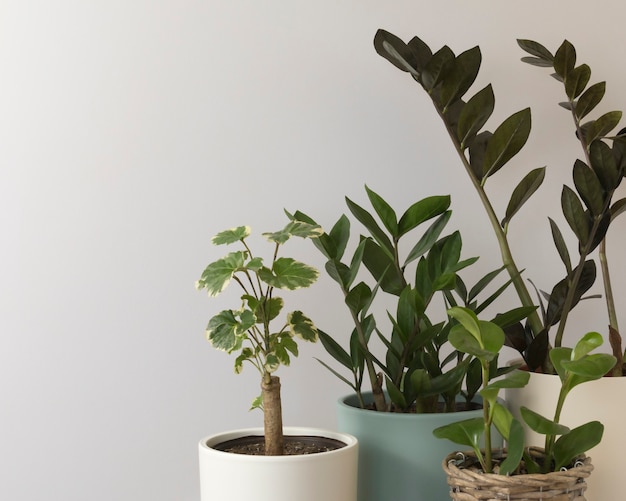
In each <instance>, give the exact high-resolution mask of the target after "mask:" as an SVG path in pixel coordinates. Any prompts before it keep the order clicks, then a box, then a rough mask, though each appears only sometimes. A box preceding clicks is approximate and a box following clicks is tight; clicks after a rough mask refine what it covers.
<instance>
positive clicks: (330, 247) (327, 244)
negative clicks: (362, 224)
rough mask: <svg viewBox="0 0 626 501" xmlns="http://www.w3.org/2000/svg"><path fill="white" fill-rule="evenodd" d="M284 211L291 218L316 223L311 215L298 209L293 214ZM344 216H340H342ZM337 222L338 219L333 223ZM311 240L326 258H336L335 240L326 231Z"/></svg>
mask: <svg viewBox="0 0 626 501" xmlns="http://www.w3.org/2000/svg"><path fill="white" fill-rule="evenodd" d="M285 212H286V213H287V217H289V218H290V219H292V220H293V219H297V220H298V221H306V222H307V223H310V224H317V223H316V222H315V221H314V220H313V219H312V218H311V217H309V216H307V215H306V214H304V213H303V212H301V211H299V210H297V211H296V212H295V213H294V214H289V213H288V212H287V211H285ZM344 217H345V216H342V218H344ZM340 219H341V218H340ZM338 223H339V221H337V223H335V225H337V224H338ZM311 242H312V243H313V245H314V246H315V247H316V248H317V249H318V250H319V251H320V252H321V253H322V254H323V255H324V256H325V257H326V258H327V259H335V258H337V255H338V251H337V248H336V245H335V242H334V241H333V239H332V238H331V237H330V235H328V234H327V233H322V234H321V235H320V236H319V237H318V238H313V239H312V240H311ZM340 258H341V256H339V259H340Z"/></svg>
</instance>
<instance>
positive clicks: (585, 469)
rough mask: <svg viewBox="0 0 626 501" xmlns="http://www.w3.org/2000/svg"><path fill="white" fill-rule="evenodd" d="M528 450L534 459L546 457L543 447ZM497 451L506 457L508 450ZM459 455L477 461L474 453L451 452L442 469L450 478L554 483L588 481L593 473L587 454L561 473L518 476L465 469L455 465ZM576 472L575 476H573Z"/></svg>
mask: <svg viewBox="0 0 626 501" xmlns="http://www.w3.org/2000/svg"><path fill="white" fill-rule="evenodd" d="M526 450H527V451H528V452H529V453H530V454H531V455H532V456H533V457H541V456H543V455H544V449H543V448H541V447H527V448H526ZM495 451H498V452H499V453H501V454H502V456H503V457H504V456H506V448H503V449H495ZM459 454H462V455H463V456H465V458H466V460H467V459H471V458H473V459H476V460H477V458H476V454H475V452H474V451H455V452H451V453H450V454H448V455H447V456H446V457H445V458H444V460H443V462H442V467H443V469H444V471H445V472H446V474H447V475H448V476H449V477H450V476H452V477H454V476H459V475H460V476H465V477H468V476H469V477H476V478H477V479H481V478H482V479H484V480H488V479H493V478H497V479H498V480H499V481H502V479H506V478H510V479H514V478H517V479H518V480H520V479H521V478H523V479H525V480H527V481H531V482H532V481H535V480H536V481H546V480H548V481H554V480H557V479H565V478H571V477H572V476H574V477H577V478H580V479H586V478H587V477H589V475H590V474H591V472H592V471H593V464H592V462H591V457H589V456H587V455H586V454H581V455H579V456H578V457H577V458H576V459H575V462H574V465H573V466H571V467H570V468H568V469H563V470H561V471H551V472H548V473H520V474H516V475H500V474H499V473H485V472H483V471H482V470H476V469H471V468H464V467H463V466H462V465H456V464H455V461H454V460H455V459H456V458H458V455H459ZM574 472H575V474H574V475H573V473H574Z"/></svg>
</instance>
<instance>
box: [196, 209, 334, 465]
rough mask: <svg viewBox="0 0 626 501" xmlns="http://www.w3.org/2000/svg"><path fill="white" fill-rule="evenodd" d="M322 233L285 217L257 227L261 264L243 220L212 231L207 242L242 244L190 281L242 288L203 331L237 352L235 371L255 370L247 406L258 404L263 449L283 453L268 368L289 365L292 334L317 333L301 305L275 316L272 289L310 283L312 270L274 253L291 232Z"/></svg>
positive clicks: (205, 286) (307, 337) (276, 382)
mask: <svg viewBox="0 0 626 501" xmlns="http://www.w3.org/2000/svg"><path fill="white" fill-rule="evenodd" d="M322 233H323V231H322V229H321V227H319V226H317V225H312V224H309V223H305V222H302V221H291V222H290V223H289V224H287V226H285V228H283V229H282V230H280V231H277V232H275V233H263V236H264V237H265V238H266V239H267V240H268V241H269V242H270V243H272V244H273V246H274V253H273V255H272V260H271V263H270V264H268V265H265V264H264V262H263V258H261V257H258V256H256V255H254V254H253V253H252V250H251V249H250V247H249V246H248V242H247V240H246V239H247V238H248V237H249V235H250V228H249V227H248V226H239V227H237V228H233V229H230V230H226V231H223V232H221V233H218V234H217V235H215V236H214V237H213V239H212V242H213V244H215V245H229V244H236V243H239V244H241V246H242V249H241V250H237V251H234V252H230V253H229V254H227V255H226V256H224V257H223V258H221V259H218V260H217V261H214V262H212V263H211V264H209V265H208V266H207V267H206V269H205V270H204V272H203V273H202V276H201V278H200V280H198V281H197V282H196V287H197V289H199V290H206V291H207V293H208V294H209V296H211V297H214V296H217V295H218V294H219V293H220V292H222V291H223V290H224V289H225V288H226V287H227V286H228V284H229V283H230V282H231V281H234V282H235V283H236V284H237V285H239V286H240V288H241V290H242V291H243V295H242V296H241V297H240V302H238V304H237V306H236V307H235V308H233V309H227V310H223V311H221V312H219V313H218V314H216V315H215V316H213V317H212V318H211V319H210V320H209V324H208V326H207V330H206V336H207V339H208V340H209V341H210V342H211V344H212V345H213V346H214V347H215V348H217V349H219V350H223V351H225V352H227V353H233V352H238V356H237V358H236V360H235V372H236V373H240V372H241V370H242V369H243V365H244V363H246V362H247V363H250V364H251V365H252V366H254V367H255V368H256V369H257V370H258V371H259V373H260V374H261V390H262V393H261V395H260V396H259V397H257V398H256V399H255V400H254V402H253V404H252V408H257V407H258V408H261V409H262V410H263V414H264V428H265V454H266V455H281V454H282V453H283V423H282V406H281V400H280V379H279V377H278V376H276V375H274V373H275V372H276V370H277V369H278V368H279V367H280V366H281V365H289V363H290V359H291V356H297V355H298V345H297V339H302V340H304V341H311V342H315V341H317V339H318V334H317V329H316V328H315V326H314V325H313V322H312V321H311V320H310V319H309V318H308V317H307V316H305V315H304V314H303V313H302V312H301V311H298V310H296V311H293V312H291V313H288V314H287V315H285V318H284V320H282V321H279V318H280V314H281V312H282V309H283V306H284V301H283V299H282V298H281V297H279V296H278V295H276V293H275V292H276V289H280V290H295V289H301V288H305V287H309V286H311V285H312V284H313V283H314V282H315V281H316V280H317V277H318V271H317V270H316V269H315V268H313V267H311V266H309V265H307V264H304V263H301V262H299V261H296V260H295V259H293V258H290V257H282V256H281V257H279V256H278V253H279V250H280V247H281V246H282V245H283V244H284V243H285V242H287V240H289V239H290V238H291V237H293V236H297V237H302V238H317V237H318V236H319V235H321V234H322ZM277 321H278V322H279V323H278V327H275V325H276V322H277Z"/></svg>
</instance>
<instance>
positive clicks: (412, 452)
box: [337, 393, 502, 501]
mask: <svg viewBox="0 0 626 501" xmlns="http://www.w3.org/2000/svg"><path fill="white" fill-rule="evenodd" d="M364 398H365V400H366V401H367V402H369V401H371V393H369V394H368V393H365V394H364ZM474 417H482V410H481V409H478V410H472V411H463V412H450V413H440V414H439V413H437V414H399V413H390V412H375V411H371V410H364V409H361V408H359V405H358V400H357V398H356V396H355V395H349V396H347V397H343V398H340V399H339V400H338V402H337V426H338V429H339V431H341V432H344V433H350V434H351V435H354V436H355V437H357V439H358V441H359V469H358V478H359V480H358V501H444V500H445V499H449V488H448V484H447V481H446V475H445V473H444V471H443V469H442V467H441V462H442V461H443V459H444V458H445V457H446V456H447V455H448V454H450V453H451V452H454V451H458V450H460V449H463V448H462V447H460V446H459V445H456V444H454V443H452V442H449V441H447V440H442V439H438V438H435V436H434V435H433V430H434V429H435V428H437V427H439V426H443V425H445V424H449V423H453V422H455V421H460V420H463V419H470V418H474ZM498 438H499V437H498ZM501 445H502V442H501V440H500V441H499V442H498V441H496V443H494V447H500V446H501Z"/></svg>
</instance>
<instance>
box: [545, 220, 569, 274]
mask: <svg viewBox="0 0 626 501" xmlns="http://www.w3.org/2000/svg"><path fill="white" fill-rule="evenodd" d="M548 220H549V221H550V230H551V231H552V240H554V245H555V246H556V250H557V251H558V253H559V256H560V257H561V261H563V264H564V265H565V270H566V272H567V273H568V274H569V273H571V271H572V260H571V258H570V255H569V251H568V250H567V244H566V243H565V239H564V238H563V234H562V233H561V230H560V229H559V227H558V226H557V224H556V223H555V222H554V221H553V220H552V218H548Z"/></svg>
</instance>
